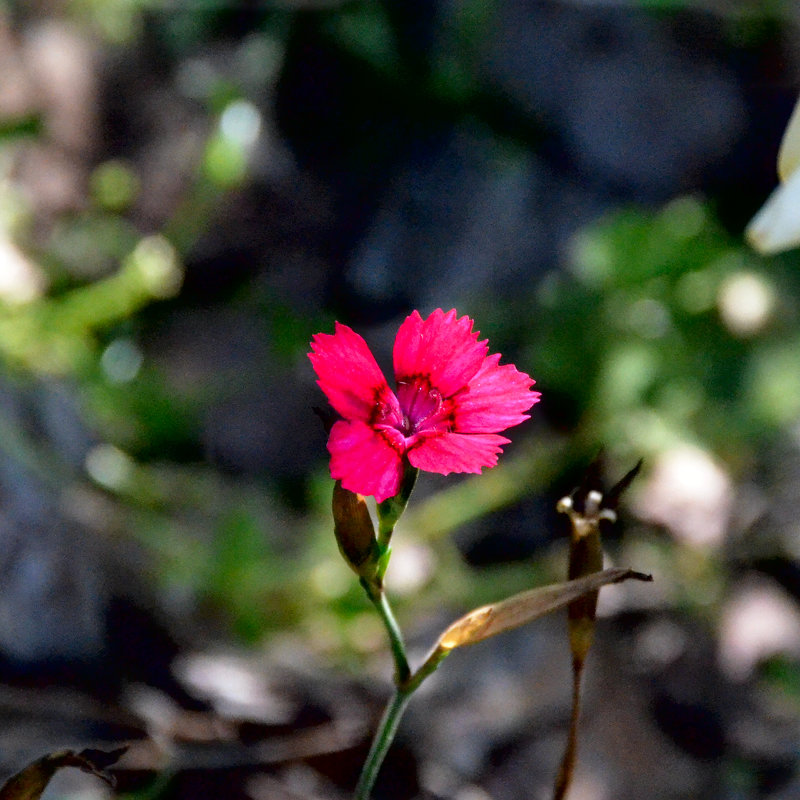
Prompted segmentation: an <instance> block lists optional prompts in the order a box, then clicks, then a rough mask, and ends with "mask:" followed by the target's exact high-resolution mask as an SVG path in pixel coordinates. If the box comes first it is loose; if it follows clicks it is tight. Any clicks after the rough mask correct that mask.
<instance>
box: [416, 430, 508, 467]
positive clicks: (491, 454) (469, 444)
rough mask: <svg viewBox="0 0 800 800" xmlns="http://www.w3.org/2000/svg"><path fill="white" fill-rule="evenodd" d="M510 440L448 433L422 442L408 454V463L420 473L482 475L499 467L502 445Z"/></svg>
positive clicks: (501, 437)
mask: <svg viewBox="0 0 800 800" xmlns="http://www.w3.org/2000/svg"><path fill="white" fill-rule="evenodd" d="M509 441H510V440H509V439H506V438H505V436H498V435H497V434H495V433H483V434H481V433H478V434H462V433H445V434H442V435H440V436H431V437H428V438H420V439H419V440H418V442H416V443H415V444H414V445H412V447H411V449H409V451H408V460H409V461H410V462H411V465H412V466H414V467H417V469H422V470H425V471H426V472H438V473H440V474H441V475H449V474H450V473H451V472H480V471H481V469H482V468H483V467H493V466H495V464H497V456H498V455H499V454H500V453H502V452H503V448H502V445H504V444H508V443H509Z"/></svg>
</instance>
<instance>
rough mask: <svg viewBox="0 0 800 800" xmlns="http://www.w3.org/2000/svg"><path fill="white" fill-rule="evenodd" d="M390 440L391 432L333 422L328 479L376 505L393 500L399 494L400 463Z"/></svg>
mask: <svg viewBox="0 0 800 800" xmlns="http://www.w3.org/2000/svg"><path fill="white" fill-rule="evenodd" d="M390 437H391V432H389V431H378V430H375V428H371V427H370V426H369V425H367V424H366V423H365V422H362V421H361V420H353V421H344V420H339V421H338V422H336V423H334V425H333V427H332V428H331V433H330V436H329V437H328V452H329V453H330V454H331V477H332V478H333V479H334V480H340V481H341V482H342V486H344V488H345V489H349V490H350V491H351V492H358V494H364V495H374V496H375V501H376V502H377V503H380V502H382V501H384V500H386V498H387V497H394V495H396V494H397V492H398V491H400V481H401V479H402V476H403V462H402V457H401V452H402V451H401V450H398V449H397V447H396V446H393V443H392V441H391V438H390Z"/></svg>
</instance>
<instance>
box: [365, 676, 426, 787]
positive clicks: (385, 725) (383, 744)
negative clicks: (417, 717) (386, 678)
mask: <svg viewBox="0 0 800 800" xmlns="http://www.w3.org/2000/svg"><path fill="white" fill-rule="evenodd" d="M412 691H413V690H412ZM412 691H404V690H403V689H396V690H395V693H394V695H393V696H392V699H391V700H390V701H389V705H387V706H386V710H385V711H384V712H383V717H382V718H381V722H380V725H379V726H378V731H377V733H376V734H375V738H374V739H373V741H372V747H371V748H370V750H369V754H368V755H367V760H366V761H365V762H364V768H363V769H362V770H361V777H360V778H359V779H358V785H357V786H356V792H355V795H353V800H369V796H370V794H371V793H372V787H373V786H374V785H375V780H376V778H377V777H378V772H379V771H380V768H381V765H382V764H383V759H384V758H386V754H387V753H388V752H389V748H390V747H391V745H392V742H393V741H394V736H395V733H397V726H398V725H399V724H400V719H401V717H402V716H403V712H404V711H405V710H406V706H407V705H408V701H409V700H410V699H411V694H412Z"/></svg>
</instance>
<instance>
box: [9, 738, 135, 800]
mask: <svg viewBox="0 0 800 800" xmlns="http://www.w3.org/2000/svg"><path fill="white" fill-rule="evenodd" d="M127 749H128V748H127V747H120V748H118V749H116V750H109V751H105V750H81V752H80V753H76V752H75V751H74V750H59V751H58V752H56V753H50V754H49V755H46V756H43V757H42V758H39V759H37V760H36V761H34V762H33V763H32V764H29V765H28V766H27V767H25V769H23V770H20V771H19V772H17V773H16V774H15V775H12V776H11V777H10V778H9V779H8V780H7V781H6V782H5V783H4V784H3V785H2V787H0V800H39V798H40V797H41V796H42V792H44V790H45V789H46V788H47V784H48V783H50V779H51V778H52V777H53V775H55V774H56V772H58V770H60V769H61V768H62V767H76V768H77V769H80V770H83V771H84V772H88V773H90V774H92V775H96V776H97V777H98V778H100V779H101V780H104V781H105V782H106V783H108V784H110V785H112V786H113V785H114V779H113V778H112V777H111V776H110V775H108V774H107V773H105V772H103V770H104V769H105V768H106V767H110V766H111V765H112V764H114V763H116V762H117V760H118V759H119V758H120V756H121V755H122V754H123V753H124V752H125V751H126V750H127Z"/></svg>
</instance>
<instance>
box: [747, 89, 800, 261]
mask: <svg viewBox="0 0 800 800" xmlns="http://www.w3.org/2000/svg"><path fill="white" fill-rule="evenodd" d="M778 177H779V178H780V180H781V182H780V185H779V186H778V188H777V189H775V191H774V192H773V193H772V194H771V195H770V196H769V198H768V199H767V202H766V203H764V205H763V206H762V208H761V209H760V210H759V212H758V213H757V214H756V215H755V217H753V219H752V220H751V221H750V224H749V225H748V226H747V230H746V231H745V235H746V236H747V240H748V242H750V244H751V245H752V246H753V247H754V248H755V249H756V250H758V252H759V253H763V254H764V255H770V254H772V253H780V252H782V251H783V250H789V249H791V248H793V247H797V246H798V245H800V102H798V103H797V105H796V106H795V107H794V111H793V112H792V116H791V117H790V119H789V124H788V125H787V126H786V132H785V133H784V134H783V140H782V141H781V146H780V149H779V151H778Z"/></svg>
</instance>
